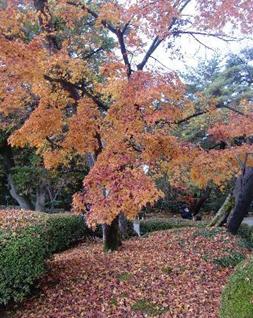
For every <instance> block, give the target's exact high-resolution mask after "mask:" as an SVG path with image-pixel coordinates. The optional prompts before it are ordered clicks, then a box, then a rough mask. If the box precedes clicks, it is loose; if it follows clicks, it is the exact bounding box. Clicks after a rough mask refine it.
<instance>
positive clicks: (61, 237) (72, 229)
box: [40, 214, 90, 254]
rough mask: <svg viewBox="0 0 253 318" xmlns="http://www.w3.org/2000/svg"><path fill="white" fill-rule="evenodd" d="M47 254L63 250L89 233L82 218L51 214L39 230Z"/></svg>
mask: <svg viewBox="0 0 253 318" xmlns="http://www.w3.org/2000/svg"><path fill="white" fill-rule="evenodd" d="M40 232H41V235H42V236H43V238H44V240H45V242H46V244H47V248H48V252H49V254H52V253H56V252H60V251H64V250H66V249H67V248H69V247H71V246H72V245H73V244H76V243H77V242H79V241H81V240H83V239H84V238H85V237H87V236H89V235H90V230H89V229H88V228H87V226H85V223H84V220H83V219H82V218H81V217H80V216H77V215H64V214H61V215H57V214H56V215H53V216H51V217H50V218H49V219H48V220H47V221H46V222H45V224H44V225H43V226H42V229H41V230H40Z"/></svg>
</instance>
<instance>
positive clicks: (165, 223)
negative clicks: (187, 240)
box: [140, 218, 204, 235]
mask: <svg viewBox="0 0 253 318" xmlns="http://www.w3.org/2000/svg"><path fill="white" fill-rule="evenodd" d="M189 226H190V227H193V226H199V227H202V226H204V223H203V222H195V221H191V220H185V219H176V218H175V219H173V218H168V219H163V218H160V219H148V220H144V221H141V222H140V230H141V234H142V235H144V234H146V233H149V232H154V231H161V230H169V229H175V228H182V227H189Z"/></svg>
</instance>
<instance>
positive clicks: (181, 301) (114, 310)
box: [8, 228, 249, 318]
mask: <svg viewBox="0 0 253 318" xmlns="http://www.w3.org/2000/svg"><path fill="white" fill-rule="evenodd" d="M238 242H239V241H238V239H237V238H236V237H233V236H230V235H229V234H227V233H226V232H225V231H224V230H222V229H218V230H217V229H216V230H206V229H196V228H185V229H174V230H169V231H161V232H155V233H153V234H150V235H149V236H147V237H145V238H140V239H130V240H128V241H126V242H124V245H123V247H122V248H121V250H119V251H117V252H114V253H108V254H104V253H103V252H102V244H101V242H87V243H84V244H81V245H79V246H78V247H76V248H74V249H71V250H68V251H66V252H63V253H60V254H57V255H55V256H54V258H53V259H52V260H50V261H49V263H48V266H49V273H48V274H47V275H46V276H45V277H44V278H43V280H42V282H41V286H40V288H41V291H40V293H38V294H36V295H34V296H33V297H31V298H30V299H29V300H27V301H26V302H24V303H23V305H22V307H18V309H16V311H15V312H13V311H12V312H10V313H9V314H8V317H11V318H79V317H86V318H89V317H90V318H91V317H94V318H100V317H101V318H102V317H136V318H137V317H168V318H170V317H171V318H172V317H173V318H176V317H178V318H179V317H183V318H187V317H189V318H196V317H200V318H214V317H218V312H219V305H220V295H221V291H222V288H223V286H224V285H225V283H226V282H227V279H228V277H229V275H230V274H231V273H232V271H233V266H234V265H235V264H236V263H237V262H239V261H240V260H241V258H243V257H245V256H246V257H247V254H248V253H249V251H248V250H247V249H245V248H244V247H242V246H241V245H240V244H239V243H238ZM230 265H231V266H230Z"/></svg>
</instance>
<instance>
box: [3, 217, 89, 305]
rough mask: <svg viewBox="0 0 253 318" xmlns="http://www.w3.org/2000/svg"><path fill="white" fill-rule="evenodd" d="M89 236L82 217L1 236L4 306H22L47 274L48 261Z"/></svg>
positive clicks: (53, 219)
mask: <svg viewBox="0 0 253 318" xmlns="http://www.w3.org/2000/svg"><path fill="white" fill-rule="evenodd" d="M88 235H89V231H88V229H87V227H85V225H84V221H83V219H82V218H81V217H79V216H75V215H67V214H66V215H53V216H50V217H49V218H45V220H44V221H43V222H42V223H38V224H37V225H33V226H29V227H27V228H21V229H17V230H16V231H12V232H11V231H9V232H7V231H3V232H1V234H0V305H1V304H2V305H6V304H7V303H8V302H10V301H14V302H20V301H22V300H23V299H24V297H25V296H26V295H27V294H29V293H30V292H31V289H32V288H33V286H34V285H35V283H36V280H37V279H38V278H40V277H41V276H42V275H43V274H44V273H45V271H46V260H47V259H48V258H49V257H50V256H51V255H52V253H55V252H58V251H63V250H65V249H67V248H68V247H70V246H72V245H73V244H74V243H76V242H79V241H80V240H82V239H84V238H85V237H87V236H88Z"/></svg>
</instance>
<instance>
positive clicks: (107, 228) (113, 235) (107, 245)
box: [103, 216, 122, 252]
mask: <svg viewBox="0 0 253 318" xmlns="http://www.w3.org/2000/svg"><path fill="white" fill-rule="evenodd" d="M103 242H104V251H106V252H109V251H115V250H117V249H118V248H119V247H120V246H121V245H122V242H121V239H120V231H119V217H118V216H117V217H116V218H115V219H114V220H113V221H112V224H111V225H107V224H103Z"/></svg>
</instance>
